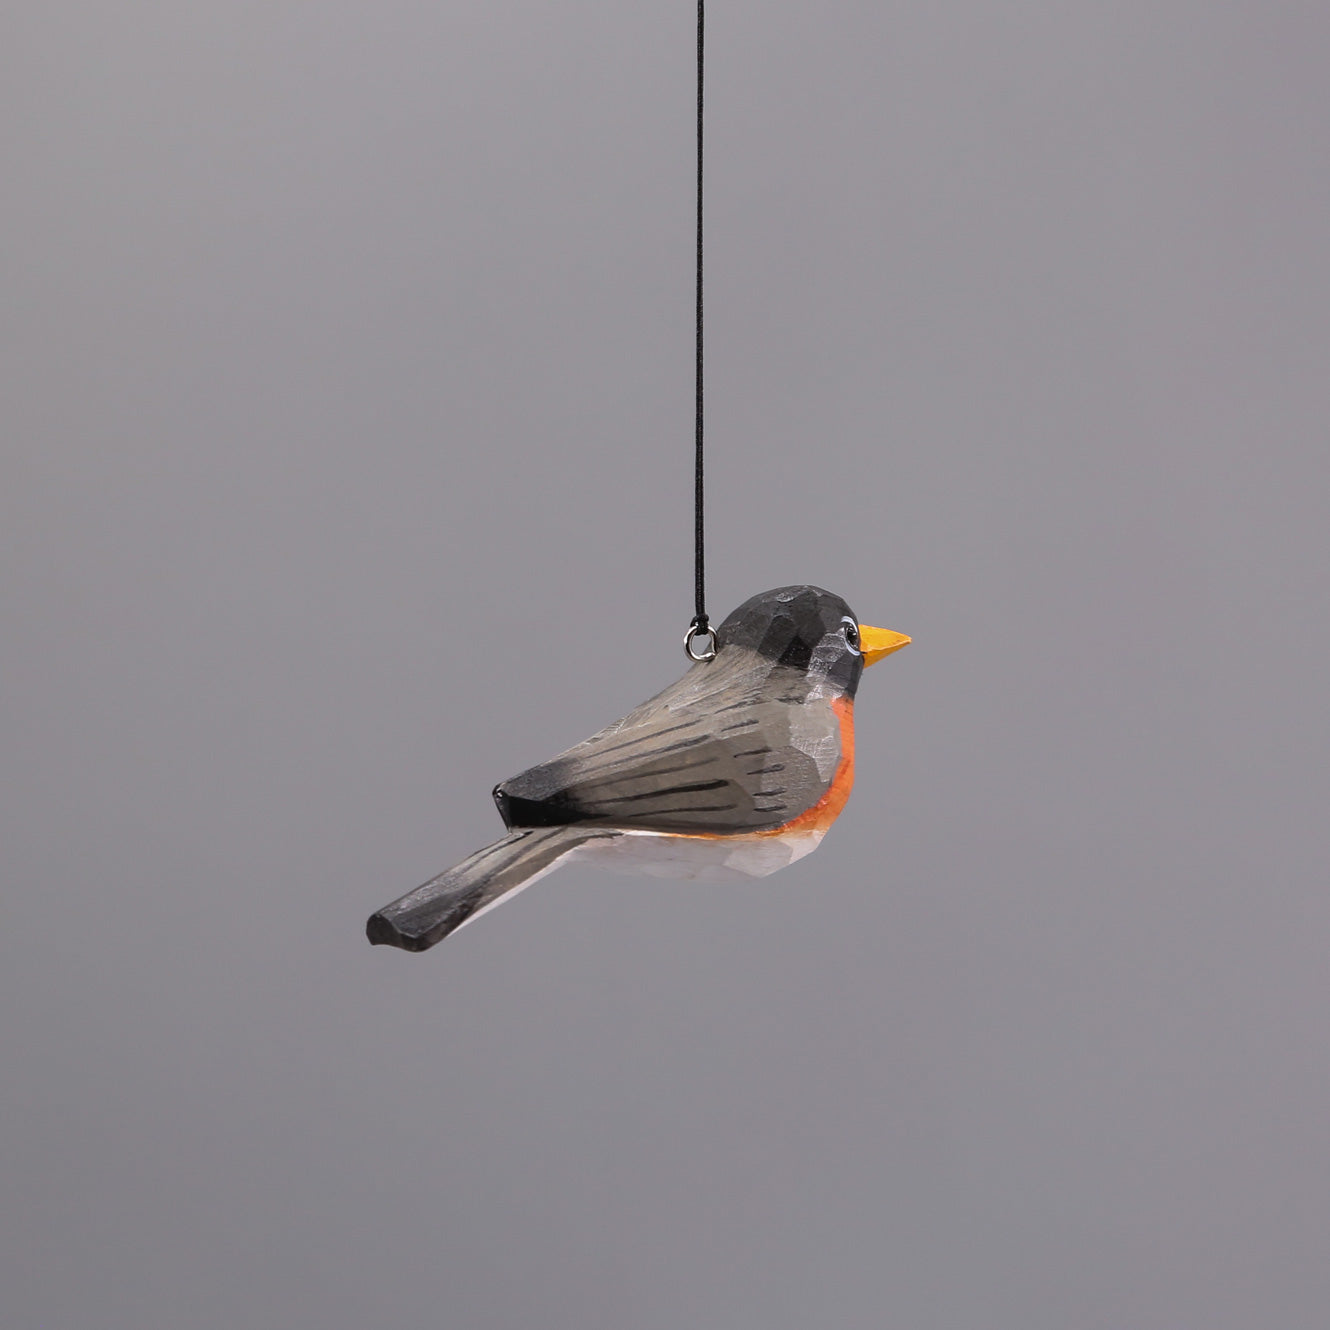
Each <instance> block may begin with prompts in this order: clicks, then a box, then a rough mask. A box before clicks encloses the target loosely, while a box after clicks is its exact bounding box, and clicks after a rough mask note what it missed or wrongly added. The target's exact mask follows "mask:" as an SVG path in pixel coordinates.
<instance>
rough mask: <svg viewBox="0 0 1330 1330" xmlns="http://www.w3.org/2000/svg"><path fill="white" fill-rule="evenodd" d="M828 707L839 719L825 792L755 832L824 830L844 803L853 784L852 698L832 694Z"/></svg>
mask: <svg viewBox="0 0 1330 1330" xmlns="http://www.w3.org/2000/svg"><path fill="white" fill-rule="evenodd" d="M831 709H832V710H833V711H834V712H835V713H836V715H837V717H838V718H839V719H840V762H839V763H838V764H837V766H836V774H835V775H834V776H833V777H832V778H831V785H830V787H829V788H828V790H827V792H826V794H824V795H823V796H822V797H821V798H820V799H819V800H818V801H817V803H815V804H814V805H813V806H812V807H811V808H810V809H808V810H807V811H806V812H803V813H800V814H799V816H798V817H795V818H791V819H790V821H788V822H784V823H782V824H781V825H780V826H778V827H772V828H771V830H770V831H758V832H755V833H754V834H755V835H758V836H786V835H789V833H790V832H792V831H793V832H798V831H823V832H825V831H826V829H827V828H828V827H829V826H830V825H831V824H832V823H833V822H834V821H835V820H836V819H837V818H838V817H839V816H840V815H841V809H843V808H844V807H845V801H846V800H847V799H848V798H849V797H850V790H851V789H852V788H853V787H854V702H853V701H852V700H851V699H850V698H848V697H835V698H832V700H831Z"/></svg>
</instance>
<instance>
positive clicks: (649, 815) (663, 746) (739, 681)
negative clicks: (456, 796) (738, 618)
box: [494, 652, 840, 834]
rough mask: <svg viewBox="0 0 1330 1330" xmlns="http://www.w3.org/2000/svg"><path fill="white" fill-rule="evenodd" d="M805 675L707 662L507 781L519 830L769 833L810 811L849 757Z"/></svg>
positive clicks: (746, 661)
mask: <svg viewBox="0 0 1330 1330" xmlns="http://www.w3.org/2000/svg"><path fill="white" fill-rule="evenodd" d="M807 691H808V685H807V682H806V678H805V676H804V675H803V673H802V672H801V671H793V670H786V669H782V668H776V669H772V668H771V667H770V665H769V664H768V663H767V662H765V661H761V660H760V659H759V658H757V657H755V656H753V657H751V658H749V653H746V652H745V653H743V656H742V657H741V658H740V659H738V660H737V661H735V662H734V663H732V664H725V665H722V663H721V660H720V659H717V660H716V661H713V662H712V663H711V664H710V665H705V664H704V665H698V666H695V667H694V668H693V669H692V670H690V671H689V672H688V673H687V674H686V675H684V677H683V678H682V679H680V680H679V681H678V682H677V683H675V684H672V685H671V686H670V687H669V688H667V689H665V691H664V692H662V693H660V694H658V695H657V696H656V697H654V698H652V699H651V700H650V701H649V702H644V703H643V704H642V705H641V706H640V707H638V708H637V709H636V710H635V711H632V712H630V713H629V714H628V715H627V716H625V717H624V718H623V719H622V720H620V721H617V722H616V723H615V724H613V725H610V726H608V727H607V728H606V729H603V730H601V731H600V732H599V733H598V734H594V735H592V737H591V738H590V739H587V740H585V741H584V742H583V743H580V744H578V745H576V747H574V748H570V749H568V751H567V752H565V753H561V754H560V755H559V756H558V757H556V758H553V759H552V760H550V761H549V762H544V763H542V764H541V765H540V766H537V767H532V768H531V769H530V770H529V771H524V772H523V773H522V774H521V775H520V776H515V777H513V778H512V779H511V780H507V781H504V782H503V783H502V784H500V785H499V786H497V787H496V789H495V791H494V797H495V799H496V801H497V802H498V804H499V810H500V812H502V813H503V816H504V820H505V821H506V822H507V823H508V825H509V826H513V827H534V826H567V825H569V824H572V823H585V822H591V823H598V824H601V825H607V826H614V827H622V828H624V829H627V830H642V831H681V832H697V833H704V834H705V833H713V834H714V833H726V832H743V831H762V830H770V829H772V828H775V827H779V826H782V825H783V824H784V823H786V822H789V821H790V820H792V819H793V818H795V817H798V816H799V814H801V813H803V812H805V811H806V810H807V809H809V808H811V807H812V806H813V805H814V804H815V803H817V801H818V800H819V799H821V798H822V796H823V795H824V794H825V793H826V792H827V790H828V789H829V788H830V786H831V782H832V779H833V778H834V776H835V772H836V766H837V763H838V762H839V760H840V721H839V717H838V716H837V715H836V713H835V712H834V711H833V710H832V708H831V704H830V702H829V701H827V700H826V699H825V698H817V699H814V700H807V701H806V700H805V697H806V694H807Z"/></svg>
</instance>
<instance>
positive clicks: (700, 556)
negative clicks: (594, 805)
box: [690, 0, 709, 653]
mask: <svg viewBox="0 0 1330 1330" xmlns="http://www.w3.org/2000/svg"><path fill="white" fill-rule="evenodd" d="M705 34H706V2H705V0H697V367H696V388H695V394H694V396H695V412H696V414H695V419H694V428H693V437H694V443H695V449H696V460H695V463H694V476H693V509H694V516H693V590H694V602H695V604H696V608H697V613H696V614H694V616H693V622H692V625H691V628H690V638H691V636H692V635H694V634H696V635H699V636H700V635H704V634H706V633H707V632H708V631H709V624H708V620H707V609H706V540H705V531H704V528H703V524H702V73H703V69H704V61H703V55H704V47H705V43H704V38H705ZM690 653H691V649H690Z"/></svg>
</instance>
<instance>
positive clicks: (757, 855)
mask: <svg viewBox="0 0 1330 1330" xmlns="http://www.w3.org/2000/svg"><path fill="white" fill-rule="evenodd" d="M823 835H824V833H823V832H821V831H796V832H790V833H789V834H787V835H784V836H754V835H743V836H680V835H677V834H670V833H667V832H661V831H625V832H623V833H622V834H621V835H619V836H614V837H605V838H604V839H598V840H592V841H587V842H586V843H585V844H583V845H579V846H578V847H577V848H576V849H575V850H573V851H572V852H571V853H570V854H568V855H567V856H565V858H564V859H563V860H562V861H561V864H563V865H567V864H570V863H574V862H576V863H584V864H587V865H589V866H591V867H599V868H609V869H613V870H615V871H616V872H621V873H644V874H646V875H647V876H648V877H682V878H691V879H693V880H695V881H698V882H739V881H743V880H744V879H746V878H754V877H766V876H767V875H768V874H769V873H775V872H778V871H779V870H780V869H782V868H788V867H789V865H790V864H792V863H793V862H794V861H795V860H796V859H802V858H803V856H804V855H806V854H808V853H809V852H810V851H812V850H815V849H817V846H818V842H819V841H820V840H821V839H822V837H823Z"/></svg>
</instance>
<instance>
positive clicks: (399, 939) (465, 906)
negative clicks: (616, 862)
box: [365, 827, 614, 951]
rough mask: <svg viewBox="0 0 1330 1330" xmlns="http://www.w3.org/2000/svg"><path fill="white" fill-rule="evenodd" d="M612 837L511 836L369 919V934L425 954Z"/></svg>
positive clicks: (568, 831) (541, 831)
mask: <svg viewBox="0 0 1330 1330" xmlns="http://www.w3.org/2000/svg"><path fill="white" fill-rule="evenodd" d="M613 834H614V833H613V832H606V831H582V830H579V829H577V828H575V827H538V828H534V829H526V830H517V831H510V832H509V833H508V834H507V835H506V836H505V837H504V838H503V839H502V840H499V841H495V842H494V844H493V845H489V846H486V848H485V849H483V850H478V851H476V853H475V854H473V855H472V856H471V857H470V858H469V859H463V860H462V862H461V863H460V864H457V865H456V866H455V867H453V868H449V869H448V870H446V871H445V872H442V873H440V874H439V875H438V877H433V878H430V880H429V881H428V882H426V883H425V885H424V886H422V887H417V888H416V889H415V890H414V891H410V892H408V893H407V894H406V895H405V896H403V897H401V898H400V899H399V900H395V901H393V903H392V904H391V905H385V906H384V907H383V909H381V910H378V911H376V912H375V913H374V914H372V915H370V917H369V923H368V924H367V925H366V927H365V931H366V933H367V934H368V935H369V940H370V941H371V942H372V943H374V944H375V945H376V946H378V945H384V944H386V945H388V946H392V947H401V948H402V949H403V950H404V951H425V950H427V949H428V948H429V947H432V946H433V945H434V944H435V943H436V942H441V941H442V940H443V939H444V938H445V937H447V936H448V934H449V933H451V932H452V931H453V929H455V928H460V927H461V926H462V925H463V924H464V923H466V922H467V920H468V919H474V918H475V917H476V916H477V915H479V914H483V913H484V912H485V911H486V910H488V909H489V908H490V907H491V906H494V905H497V904H498V903H499V902H500V901H501V900H502V899H503V898H504V897H505V896H508V895H511V894H512V893H513V892H516V891H517V890H518V889H519V888H520V887H525V886H529V885H530V884H531V883H532V882H534V881H535V880H536V878H538V877H541V876H543V875H544V874H545V873H548V872H549V871H550V870H551V869H552V868H554V867H556V866H557V864H558V862H559V860H560V859H562V858H563V857H564V856H565V855H566V854H570V853H571V852H572V851H573V850H575V849H577V847H578V846H579V845H582V844H583V843H585V842H586V841H588V840H594V839H597V838H599V837H603V836H606V835H613Z"/></svg>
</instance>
